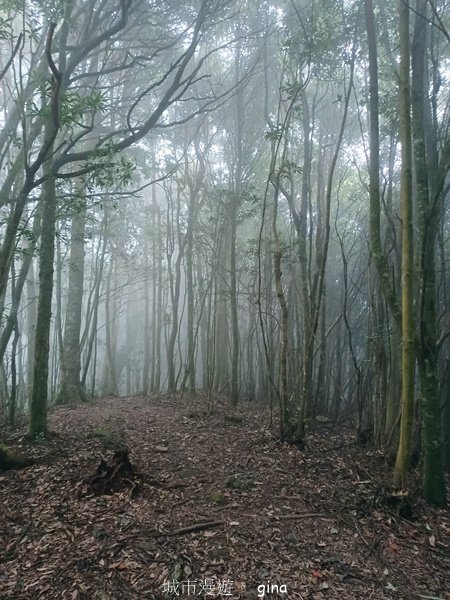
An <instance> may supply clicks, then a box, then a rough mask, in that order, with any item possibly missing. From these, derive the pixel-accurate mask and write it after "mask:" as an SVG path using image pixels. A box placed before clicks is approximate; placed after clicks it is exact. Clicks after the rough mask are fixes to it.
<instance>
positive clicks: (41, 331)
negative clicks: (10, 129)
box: [30, 163, 56, 438]
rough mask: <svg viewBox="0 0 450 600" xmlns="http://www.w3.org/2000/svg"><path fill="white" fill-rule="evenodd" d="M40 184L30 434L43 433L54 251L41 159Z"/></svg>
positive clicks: (49, 194) (52, 202)
mask: <svg viewBox="0 0 450 600" xmlns="http://www.w3.org/2000/svg"><path fill="white" fill-rule="evenodd" d="M45 176H46V180H45V181H44V183H43V184H42V200H41V201H42V206H43V208H42V230H41V248H40V257H39V300H38V308H37V320H36V335H35V350H34V373H33V392H32V395H31V405H30V436H31V437H33V438H35V437H37V436H39V435H45V434H46V433H47V394H48V366H49V355H50V352H49V350H50V323H51V316H52V295H53V260H54V255H55V225H56V185H55V177H54V176H53V175H51V165H50V164H49V163H45Z"/></svg>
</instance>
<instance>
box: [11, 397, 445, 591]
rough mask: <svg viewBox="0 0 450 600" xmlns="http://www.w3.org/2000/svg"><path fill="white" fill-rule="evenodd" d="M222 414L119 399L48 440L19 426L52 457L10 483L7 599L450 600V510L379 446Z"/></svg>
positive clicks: (72, 418) (43, 455) (168, 401)
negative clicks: (393, 468)
mask: <svg viewBox="0 0 450 600" xmlns="http://www.w3.org/2000/svg"><path fill="white" fill-rule="evenodd" d="M214 408H215V411H214V414H213V415H212V416H208V415H207V414H206V412H205V399H204V398H202V397H195V398H190V397H187V396H184V397H181V396H163V397H158V398H137V397H133V398H126V399H104V400H101V401H97V402H95V403H93V404H89V405H83V406H79V407H75V408H58V409H56V410H54V411H53V412H52V413H51V415H50V429H51V431H52V432H54V435H53V436H52V437H50V439H48V440H43V441H41V442H40V443H35V444H33V445H31V444H29V443H28V442H26V439H25V437H24V432H25V429H23V430H22V431H20V430H17V431H16V432H15V433H12V432H6V434H5V437H6V442H7V443H8V444H9V445H10V446H11V447H13V448H15V449H17V450H19V451H20V452H22V453H23V454H24V455H28V456H30V455H33V456H35V457H36V458H37V459H38V462H37V464H35V465H34V466H31V467H28V468H25V469H22V470H18V471H8V472H5V473H2V474H0V598H1V599H2V600H3V599H7V598H8V599H9V598H11V599H14V600H21V599H33V600H34V599H38V598H48V599H50V600H53V599H55V600H56V599H66V598H67V599H69V600H70V599H72V600H75V599H89V600H107V599H114V600H126V599H128V598H131V599H133V598H136V599H138V598H150V599H152V598H155V599H160V598H161V599H162V598H177V597H179V598H188V597H192V598H194V597H197V598H214V597H215V598H221V599H226V598H236V599H238V598H247V599H256V598H258V597H263V588H264V592H265V596H264V597H265V598H271V597H274V598H275V597H278V598H288V599H295V598H300V599H304V600H307V599H325V600H326V599H329V600H354V599H357V600H360V599H363V598H371V599H373V600H384V599H394V598H395V599H403V600H415V599H435V600H438V599H439V600H448V598H450V515H449V512H448V511H444V510H438V509H434V508H430V507H428V506H427V505H426V504H425V503H424V502H423V501H421V500H420V499H418V498H417V497H415V496H414V495H412V497H411V498H402V497H395V496H392V494H391V493H390V492H389V484H390V467H388V466H387V465H386V461H385V459H384V457H383V456H382V455H381V454H380V453H377V452H374V451H373V450H371V449H369V448H361V447H360V446H357V445H356V444H355V443H354V440H353V439H352V436H351V433H350V432H349V431H345V430H344V431H342V429H337V428H335V429H333V428H329V427H328V428H327V427H325V426H324V427H323V430H322V431H319V432H317V433H315V434H313V435H311V436H310V437H309V438H308V442H307V446H306V448H305V449H303V450H301V449H299V448H297V447H296V446H293V445H287V444H280V443H279V442H278V441H277V439H276V436H274V435H273V434H272V433H271V432H270V431H269V429H268V427H267V424H268V414H267V412H266V411H263V410H259V409H256V408H255V406H254V405H245V406H243V407H242V408H240V409H239V410H238V411H237V413H233V414H236V415H238V416H239V418H238V419H233V418H230V415H231V412H230V411H229V410H228V408H227V405H226V404H225V402H224V401H223V400H220V399H218V400H217V401H216V405H215V407H214ZM124 445H127V447H128V448H129V452H130V459H131V462H132V464H133V465H134V466H135V471H130V472H129V473H128V474H127V473H126V472H124V473H123V477H122V480H120V477H119V481H118V483H117V485H116V486H115V487H114V486H113V488H114V489H113V490H110V489H108V485H106V484H107V480H106V478H105V477H106V475H105V474H106V473H107V469H106V467H105V463H103V464H102V465H101V466H100V468H99V469H97V467H98V466H99V463H100V459H101V457H102V456H103V457H104V459H105V462H108V461H110V460H111V457H112V456H113V454H114V451H115V449H117V447H121V446H122V447H123V446H124ZM102 469H103V470H102ZM109 474H110V475H111V474H114V473H111V472H110V473H109ZM119 475H120V473H119ZM104 484H105V485H104ZM103 488H104V489H103ZM105 491H106V492H112V493H101V492H105ZM277 586H278V587H277ZM277 589H278V593H277Z"/></svg>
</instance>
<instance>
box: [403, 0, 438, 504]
mask: <svg viewBox="0 0 450 600" xmlns="http://www.w3.org/2000/svg"><path fill="white" fill-rule="evenodd" d="M427 6H428V3H427V2H426V1H425V0H418V2H417V14H416V18H415V27H414V36H413V45H412V55H411V56H412V88H411V103H412V114H413V126H412V132H413V141H414V144H413V147H414V166H415V170H414V173H415V182H416V198H417V209H418V211H417V212H418V216H419V233H420V236H421V255H420V262H419V265H420V317H419V323H420V331H419V335H418V340H417V361H418V367H419V379H420V387H421V394H422V450H423V478H422V491H423V495H424V497H425V499H426V500H428V501H429V502H432V503H433V504H437V505H438V506H444V505H445V504H446V502H447V498H446V489H445V473H444V452H443V437H442V415H441V408H440V391H439V380H438V352H437V341H438V332H437V314H436V304H437V298H436V269H435V244H436V233H437V229H438V216H439V212H440V211H439V209H438V200H439V196H440V191H439V190H436V189H435V184H436V177H435V175H436V169H437V156H428V157H427V151H426V133H425V123H426V114H425V113H426V110H427V107H428V110H429V105H428V102H427V98H428V77H427V40H428V35H427V34H428V33H429V32H428V26H427V21H426V20H425V18H424V17H426V14H427ZM430 120H431V119H430ZM430 129H431V128H430ZM428 135H430V133H429V134H428ZM433 141H434V140H433ZM431 147H432V148H433V147H436V145H435V144H432V146H431ZM429 154H431V152H430V153H429Z"/></svg>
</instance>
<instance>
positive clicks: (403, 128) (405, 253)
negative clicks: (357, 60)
mask: <svg viewBox="0 0 450 600" xmlns="http://www.w3.org/2000/svg"><path fill="white" fill-rule="evenodd" d="M398 10H399V34H400V68H399V109H400V140H401V146H402V167H401V189H400V216H401V222H402V224H401V230H402V311H401V313H402V360H401V368H402V398H401V422H400V441H399V446H398V451H397V458H396V461H395V467H394V485H395V487H398V488H402V487H404V486H405V484H406V477H407V471H408V466H409V458H410V452H411V435H412V425H413V420H414V363H415V347H414V342H415V340H414V301H413V294H414V252H413V209H412V145H411V113H410V106H411V102H410V83H409V71H410V43H409V6H408V4H405V3H404V2H403V0H399V2H398Z"/></svg>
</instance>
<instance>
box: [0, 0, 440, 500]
mask: <svg viewBox="0 0 450 600" xmlns="http://www.w3.org/2000/svg"><path fill="white" fill-rule="evenodd" d="M0 7H1V17H0V42H1V46H0V59H1V63H0V74H1V76H2V79H1V82H0V83H1V88H0V94H1V100H2V116H1V122H2V130H1V132H0V160H1V180H0V183H1V189H0V204H1V208H0V211H1V213H0V214H1V230H0V231H1V248H0V286H1V287H0V310H1V315H2V321H1V331H0V351H1V359H2V362H1V402H2V410H3V413H4V416H5V418H7V419H9V421H10V423H11V424H14V422H15V420H16V418H17V416H18V415H19V414H20V413H22V412H24V413H25V414H27V415H29V416H30V433H31V435H32V436H39V435H45V434H46V431H47V410H48V407H49V406H52V405H54V404H55V403H57V404H71V403H78V402H84V401H89V399H90V398H93V397H96V396H102V395H111V394H113V395H122V396H130V395H134V394H144V395H147V394H156V395H157V394H160V393H165V392H177V391H189V392H195V391H196V390H203V391H204V392H206V397H207V398H209V401H210V402H212V401H213V398H214V395H216V394H218V393H220V394H223V395H226V396H227V397H228V398H229V401H230V404H231V405H232V406H237V405H238V404H239V403H241V402H254V403H262V404H265V405H269V406H270V407H271V408H272V410H273V415H274V422H275V423H276V424H277V427H278V430H279V435H280V437H281V438H282V439H283V440H285V441H292V440H298V439H299V438H302V439H303V438H304V437H305V436H307V435H308V431H310V430H311V429H313V428H314V427H315V425H316V422H317V421H321V420H323V419H325V418H326V419H330V420H333V421H342V422H351V423H353V425H354V428H355V435H356V436H359V439H360V440H368V441H369V443H371V444H374V445H375V446H377V447H380V448H383V449H385V450H387V451H389V452H390V453H392V455H393V456H395V455H396V456H397V460H396V464H395V470H394V482H395V485H396V486H398V487H402V486H404V485H406V484H407V472H408V468H409V465H410V459H411V457H412V456H413V457H415V460H416V462H417V460H419V458H420V457H421V458H420V460H421V462H422V471H423V484H422V488H423V494H424V496H425V497H426V498H427V499H428V500H429V501H431V502H434V503H436V504H438V505H443V504H444V503H445V501H446V495H445V482H444V469H445V463H446V460H447V463H448V460H449V459H450V444H449V429H450V405H449V397H450V362H449V361H450V359H449V344H450V340H449V336H448V333H449V326H450V323H449V311H448V302H449V294H450V273H449V249H450V248H449V242H448V240H449V226H448V199H449V179H448V170H449V166H450V129H449V125H450V122H449V118H450V110H449V107H450V105H449V92H448V90H449V59H450V49H449V42H450V33H449V31H450V22H449V13H448V11H446V10H445V3H443V2H439V1H433V2H428V1H426V0H417V1H415V2H413V3H412V4H410V5H408V4H407V3H403V2H402V1H399V2H390V1H388V0H386V1H380V2H376V1H375V2H372V0H365V1H355V2H351V1H344V0H343V1H338V2H335V1H333V2H332V1H330V0H320V1H318V2H317V1H302V0H291V1H287V0H286V1H280V2H276V1H275V2H253V1H250V0H249V1H242V2H238V1H235V0H233V1H231V0H199V1H198V2H191V3H189V2H182V3H180V2H178V1H177V2H175V1H172V0H168V1H165V2H152V1H151V0H122V1H119V0H88V1H83V2H81V1H78V0H59V1H50V2H14V1H13V0H11V1H5V2H1V3H0ZM446 448H447V452H445V449H446Z"/></svg>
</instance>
